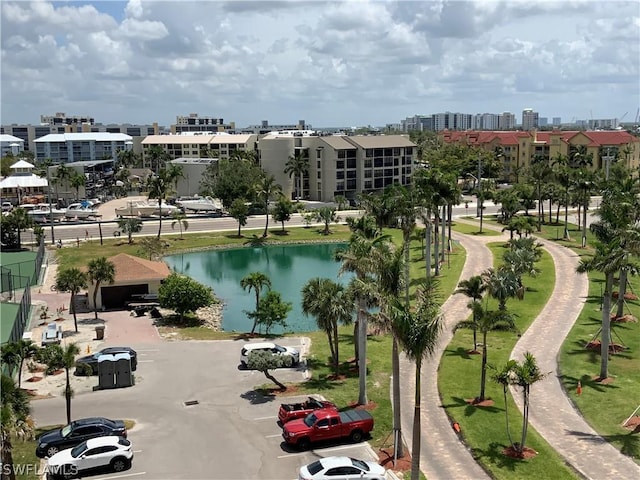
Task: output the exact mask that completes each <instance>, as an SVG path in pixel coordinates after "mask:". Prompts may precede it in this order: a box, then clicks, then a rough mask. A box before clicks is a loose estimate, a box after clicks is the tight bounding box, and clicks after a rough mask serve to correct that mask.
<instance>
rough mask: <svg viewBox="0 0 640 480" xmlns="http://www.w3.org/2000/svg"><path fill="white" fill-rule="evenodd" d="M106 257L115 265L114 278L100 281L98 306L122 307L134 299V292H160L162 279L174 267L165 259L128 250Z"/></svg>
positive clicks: (90, 291) (89, 291) (90, 303)
mask: <svg viewBox="0 0 640 480" xmlns="http://www.w3.org/2000/svg"><path fill="white" fill-rule="evenodd" d="M107 260H109V261H110V262H112V263H113V264H114V266H115V271H116V274H115V278H114V282H113V283H112V284H105V283H101V284H100V289H99V291H98V295H97V296H96V305H97V306H98V309H109V308H123V307H124V306H125V304H126V303H127V302H128V301H130V300H132V299H133V297H132V295H149V294H152V295H153V294H157V293H158V290H159V288H160V284H161V283H162V281H163V280H164V279H165V278H167V277H168V276H169V274H170V273H171V270H169V267H168V266H167V264H166V263H164V262H154V261H151V260H146V259H144V258H140V257H134V256H133V255H128V254H126V253H119V254H118V255H115V256H113V257H109V258H108V259H107ZM94 290H95V283H92V284H91V285H89V289H88V296H87V300H88V303H89V308H94V307H93V292H94Z"/></svg>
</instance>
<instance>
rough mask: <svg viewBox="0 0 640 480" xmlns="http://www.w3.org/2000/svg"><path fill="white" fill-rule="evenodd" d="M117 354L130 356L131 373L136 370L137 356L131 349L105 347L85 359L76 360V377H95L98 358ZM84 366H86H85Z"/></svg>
mask: <svg viewBox="0 0 640 480" xmlns="http://www.w3.org/2000/svg"><path fill="white" fill-rule="evenodd" d="M118 353H128V354H129V355H131V371H134V372H135V370H136V368H138V354H137V353H136V351H135V350H134V349H133V348H129V347H107V348H103V349H102V350H100V351H98V352H96V353H94V354H93V355H87V356H86V357H80V358H78V359H77V360H76V371H75V374H76V375H97V374H98V358H100V356H101V355H117V354H118ZM85 365H86V366H85Z"/></svg>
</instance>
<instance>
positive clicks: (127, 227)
mask: <svg viewBox="0 0 640 480" xmlns="http://www.w3.org/2000/svg"><path fill="white" fill-rule="evenodd" d="M142 226H143V223H142V220H140V219H139V218H121V219H119V220H118V228H119V229H120V230H122V231H123V232H124V233H126V234H127V240H128V243H129V245H131V244H132V243H133V234H134V233H140V232H141V231H142Z"/></svg>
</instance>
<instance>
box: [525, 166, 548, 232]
mask: <svg viewBox="0 0 640 480" xmlns="http://www.w3.org/2000/svg"><path fill="white" fill-rule="evenodd" d="M551 173H552V170H551V167H550V166H549V162H548V160H547V159H546V158H545V157H544V156H542V155H535V156H534V157H533V159H532V160H531V167H530V168H529V177H530V178H531V179H532V180H533V182H534V183H535V187H536V197H537V201H538V218H537V220H538V231H539V232H540V231H541V230H542V220H543V218H542V217H543V216H544V215H543V210H542V209H543V206H542V193H543V191H542V186H543V184H544V183H545V182H546V181H547V180H549V178H551Z"/></svg>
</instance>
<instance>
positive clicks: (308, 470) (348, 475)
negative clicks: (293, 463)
mask: <svg viewBox="0 0 640 480" xmlns="http://www.w3.org/2000/svg"><path fill="white" fill-rule="evenodd" d="M336 478H340V479H345V480H351V479H353V480H356V479H357V480H384V479H385V478H386V477H385V468H384V467H383V466H382V465H379V464H377V463H374V462H366V461H364V460H358V459H357V458H350V457H325V458H321V459H319V460H316V461H315V462H313V463H310V464H309V465H305V466H303V467H301V468H300V472H299V474H298V480H332V479H336Z"/></svg>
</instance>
